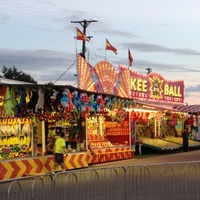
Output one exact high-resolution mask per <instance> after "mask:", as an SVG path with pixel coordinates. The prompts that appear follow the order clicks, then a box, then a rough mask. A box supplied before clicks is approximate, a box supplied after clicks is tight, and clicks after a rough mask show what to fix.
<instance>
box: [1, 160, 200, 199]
mask: <svg viewBox="0 0 200 200" xmlns="http://www.w3.org/2000/svg"><path fill="white" fill-rule="evenodd" d="M199 176H200V162H187V163H170V164H156V165H154V164H151V165H150V164H149V165H134V166H128V167H107V168H101V167H98V168H87V169H82V170H80V169H79V170H73V171H66V172H58V173H56V175H51V174H44V175H41V176H34V177H24V178H20V179H16V180H9V181H1V182H0V199H1V200H16V199H17V200H29V199H30V200H57V199H59V200H62V199H63V200H64V199H65V200H111V199H115V200H132V199H136V200H146V199H148V200H149V199H152V200H161V199H162V200H165V199H166V200H169V199H170V200H179V199H180V200H186V199H187V200H188V199H190V200H193V199H194V200H199V199H200V184H199V181H200V177H199Z"/></svg>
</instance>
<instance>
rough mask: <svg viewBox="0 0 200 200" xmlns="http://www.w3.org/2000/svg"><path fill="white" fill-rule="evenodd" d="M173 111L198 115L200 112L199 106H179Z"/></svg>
mask: <svg viewBox="0 0 200 200" xmlns="http://www.w3.org/2000/svg"><path fill="white" fill-rule="evenodd" d="M173 108H174V109H175V110H177V111H180V112H187V113H198V112H200V105H181V106H180V105H179V106H174V107H173Z"/></svg>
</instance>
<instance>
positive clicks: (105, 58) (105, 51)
mask: <svg viewBox="0 0 200 200" xmlns="http://www.w3.org/2000/svg"><path fill="white" fill-rule="evenodd" d="M105 60H106V48H105Z"/></svg>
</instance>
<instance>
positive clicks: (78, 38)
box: [76, 28, 89, 42]
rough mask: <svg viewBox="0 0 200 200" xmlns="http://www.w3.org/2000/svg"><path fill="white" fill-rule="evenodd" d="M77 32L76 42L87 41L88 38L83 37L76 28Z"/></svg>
mask: <svg viewBox="0 0 200 200" xmlns="http://www.w3.org/2000/svg"><path fill="white" fill-rule="evenodd" d="M76 30H77V36H76V39H77V40H83V41H88V42H89V40H88V38H87V37H86V36H85V34H83V33H82V32H81V31H80V30H79V29H78V28H76Z"/></svg>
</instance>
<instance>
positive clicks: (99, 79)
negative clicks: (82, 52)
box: [78, 56, 184, 104]
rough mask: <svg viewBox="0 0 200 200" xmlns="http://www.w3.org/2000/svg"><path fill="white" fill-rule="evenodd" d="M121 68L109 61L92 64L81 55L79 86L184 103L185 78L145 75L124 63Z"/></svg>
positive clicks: (110, 92) (136, 97)
mask: <svg viewBox="0 0 200 200" xmlns="http://www.w3.org/2000/svg"><path fill="white" fill-rule="evenodd" d="M118 69H119V72H118V73H117V71H116V70H115V68H114V67H113V66H112V65H111V64H110V63H109V62H108V61H100V62H98V63H97V64H96V65H95V66H94V67H92V66H91V65H90V64H89V63H88V62H87V61H86V60H85V59H84V58H82V57H81V56H79V57H78V77H79V78H78V85H79V88H80V89H83V90H87V91H92V92H99V93H105V94H114V95H118V96H121V97H125V98H132V99H136V100H145V101H151V102H163V103H173V104H174V103H177V104H182V103H184V81H182V80H180V81H179V80H178V81H168V80H166V79H164V78H163V77H162V76H161V75H160V74H158V73H152V72H151V73H149V74H148V75H143V74H140V73H137V72H136V71H133V70H130V69H129V68H128V67H125V66H122V65H120V66H119V68H118Z"/></svg>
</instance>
